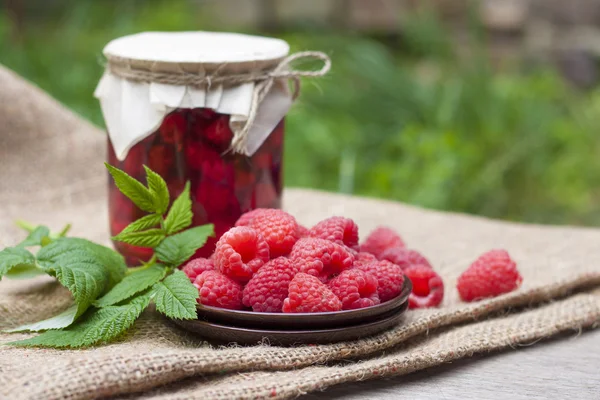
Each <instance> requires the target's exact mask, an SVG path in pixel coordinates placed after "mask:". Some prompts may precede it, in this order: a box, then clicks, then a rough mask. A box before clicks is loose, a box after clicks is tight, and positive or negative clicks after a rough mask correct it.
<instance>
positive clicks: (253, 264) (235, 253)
mask: <svg viewBox="0 0 600 400" xmlns="http://www.w3.org/2000/svg"><path fill="white" fill-rule="evenodd" d="M213 258H214V262H215V267H216V269H217V270H218V271H220V272H222V273H223V274H225V275H227V276H228V277H230V278H232V279H235V280H236V281H239V282H247V281H249V280H250V278H252V275H253V274H254V273H255V272H256V271H258V269H259V268H260V267H262V266H263V265H264V263H266V262H267V261H269V245H268V244H267V242H266V241H265V239H264V238H263V237H262V236H261V235H260V234H259V233H258V232H256V231H255V230H254V229H252V228H248V227H247V226H238V227H235V228H231V229H230V230H228V231H227V232H225V233H224V234H223V236H221V238H220V239H219V241H218V242H217V245H216V247H215V254H214V256H213Z"/></svg>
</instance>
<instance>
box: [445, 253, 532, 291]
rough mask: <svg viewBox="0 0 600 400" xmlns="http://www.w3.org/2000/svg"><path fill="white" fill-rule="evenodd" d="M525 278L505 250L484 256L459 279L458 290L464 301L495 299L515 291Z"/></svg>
mask: <svg viewBox="0 0 600 400" xmlns="http://www.w3.org/2000/svg"><path fill="white" fill-rule="evenodd" d="M522 281H523V278H522V277H521V275H520V274H519V271H517V264H516V263H515V262H514V261H513V260H512V259H511V258H510V255H509V254H508V253H507V252H506V251H505V250H492V251H489V252H487V253H484V254H482V255H481V256H480V257H479V258H478V259H477V260H475V262H474V263H473V264H471V266H470V267H469V268H467V270H466V271H465V272H463V273H462V275H461V276H460V277H459V278H458V282H457V284H456V288H457V289H458V293H459V294H460V298H461V299H463V300H464V301H473V300H479V299H483V298H486V297H495V296H498V295H500V294H502V293H508V292H511V291H513V290H515V289H516V288H517V287H519V285H520V284H521V282H522Z"/></svg>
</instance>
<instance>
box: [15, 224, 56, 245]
mask: <svg viewBox="0 0 600 400" xmlns="http://www.w3.org/2000/svg"><path fill="white" fill-rule="evenodd" d="M49 241H50V229H48V227H46V226H43V225H40V226H38V227H36V228H35V229H34V230H33V231H31V233H29V235H27V237H26V238H25V240H23V241H22V242H21V243H20V244H19V246H20V247H29V246H41V245H42V244H44V245H45V244H47V243H48V242H49Z"/></svg>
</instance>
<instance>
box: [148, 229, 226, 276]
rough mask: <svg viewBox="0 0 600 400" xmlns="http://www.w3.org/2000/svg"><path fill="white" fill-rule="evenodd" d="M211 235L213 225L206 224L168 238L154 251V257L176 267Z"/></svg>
mask: <svg viewBox="0 0 600 400" xmlns="http://www.w3.org/2000/svg"><path fill="white" fill-rule="evenodd" d="M212 235H214V229H213V225H212V224H207V225H202V226H197V227H194V228H190V229H187V230H185V231H183V232H181V233H177V234H175V235H172V236H168V237H167V238H166V239H165V240H163V241H162V242H161V243H160V244H159V245H158V247H157V248H156V249H155V252H156V256H157V257H158V259H159V260H161V261H162V262H164V263H165V264H168V265H170V266H172V267H178V266H180V265H181V264H183V263H184V262H185V261H186V260H187V259H189V258H190V257H191V256H193V255H194V253H195V252H196V250H198V249H199V248H201V247H202V246H204V243H206V239H208V237H209V236H212Z"/></svg>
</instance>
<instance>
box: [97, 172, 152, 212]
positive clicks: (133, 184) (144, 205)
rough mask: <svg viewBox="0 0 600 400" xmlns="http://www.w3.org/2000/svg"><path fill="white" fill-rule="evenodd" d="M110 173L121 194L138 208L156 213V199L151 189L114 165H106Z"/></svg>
mask: <svg viewBox="0 0 600 400" xmlns="http://www.w3.org/2000/svg"><path fill="white" fill-rule="evenodd" d="M105 165H106V168H107V169H108V172H110V174H111V175H112V177H113V179H114V181H115V185H116V186H117V187H118V188H119V190H120V191H121V193H123V194H124V195H125V196H127V197H128V198H129V199H130V200H131V201H132V202H133V203H134V204H135V205H136V206H138V207H139V208H141V209H142V210H144V211H148V212H155V211H156V205H155V203H156V199H155V198H154V196H153V195H152V193H151V192H150V189H148V188H146V187H145V186H144V185H142V184H141V183H140V182H139V181H138V180H136V179H135V178H132V177H131V176H129V175H127V173H125V172H123V171H121V170H120V169H118V168H115V167H113V166H112V165H110V164H108V163H105Z"/></svg>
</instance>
